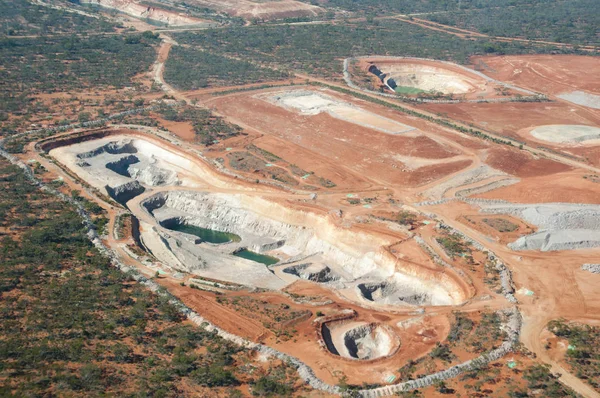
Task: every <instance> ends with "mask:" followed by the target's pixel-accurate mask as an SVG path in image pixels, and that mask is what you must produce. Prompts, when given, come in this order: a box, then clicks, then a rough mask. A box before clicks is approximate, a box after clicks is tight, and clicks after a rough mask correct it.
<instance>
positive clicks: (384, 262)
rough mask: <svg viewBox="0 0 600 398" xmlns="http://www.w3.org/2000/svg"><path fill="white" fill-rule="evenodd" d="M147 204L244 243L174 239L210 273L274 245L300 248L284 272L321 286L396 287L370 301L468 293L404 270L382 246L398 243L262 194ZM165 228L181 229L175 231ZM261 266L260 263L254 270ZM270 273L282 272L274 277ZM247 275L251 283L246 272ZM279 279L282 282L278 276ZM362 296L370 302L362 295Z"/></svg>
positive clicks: (165, 216)
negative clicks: (245, 252)
mask: <svg viewBox="0 0 600 398" xmlns="http://www.w3.org/2000/svg"><path fill="white" fill-rule="evenodd" d="M142 205H143V206H144V208H145V209H146V210H147V211H148V212H150V213H152V215H153V216H154V218H155V219H156V220H157V221H158V223H161V221H163V220H169V219H172V218H175V217H181V219H184V220H185V222H186V223H188V224H190V225H195V226H198V227H201V228H207V229H212V230H216V231H222V232H229V233H234V234H237V235H239V236H240V237H241V242H239V243H228V244H225V245H223V246H220V247H208V246H206V245H200V246H198V245H194V244H188V243H186V240H185V239H178V241H179V244H170V250H171V251H172V252H173V253H174V254H175V255H176V256H177V257H178V258H179V260H180V261H181V262H182V263H184V264H187V265H189V266H192V265H191V264H194V263H196V265H193V266H192V268H195V269H199V268H203V269H204V271H203V272H208V271H210V272H213V271H214V272H215V273H218V272H225V271H224V270H223V269H221V270H220V271H219V270H218V269H217V264H222V263H224V262H226V261H225V260H224V259H227V262H228V264H229V265H228V266H234V265H233V264H235V263H236V262H240V261H242V262H243V261H246V260H241V259H239V258H237V257H232V256H230V254H231V253H232V252H233V251H234V250H236V249H237V248H240V247H249V248H256V247H258V248H261V247H262V248H266V249H269V248H271V247H272V248H274V250H275V252H274V253H278V252H282V253H295V256H293V257H294V258H297V259H298V260H296V261H299V262H298V263H296V265H295V266H294V263H295V262H296V261H294V258H293V259H288V260H287V262H288V263H289V264H290V266H289V267H287V268H289V270H287V271H283V272H285V273H286V274H288V275H294V276H296V277H299V278H304V279H308V280H313V281H315V282H317V283H328V282H335V286H336V287H339V288H352V287H355V286H357V285H358V284H360V283H363V284H364V283H375V284H377V283H385V286H386V287H387V288H388V289H389V290H390V291H393V292H394V294H393V295H392V296H389V297H383V298H382V299H376V300H370V299H365V300H366V302H370V303H371V304H391V305H447V304H455V303H459V302H461V301H462V300H464V299H465V297H464V293H463V292H462V290H461V289H460V288H458V287H457V286H455V285H453V284H452V283H451V281H449V280H445V281H442V280H432V279H431V278H428V275H424V274H418V273H417V272H415V271H414V270H406V271H407V272H403V270H401V269H398V264H397V260H396V258H395V257H392V256H389V255H386V253H385V252H384V251H383V250H382V249H381V247H382V246H385V245H388V244H391V243H392V242H391V240H390V241H386V239H385V238H382V237H378V236H373V235H370V234H366V233H361V232H357V231H349V230H347V229H342V228H338V227H336V226H334V225H333V224H332V223H330V222H329V221H328V219H327V218H326V217H321V216H317V215H315V214H312V213H306V212H301V211H296V210H292V209H289V208H287V207H284V206H281V205H278V204H276V203H273V202H270V201H267V200H264V199H261V198H256V197H251V196H247V195H241V194H236V195H230V194H214V193H202V192H189V191H171V192H168V193H159V194H157V195H154V196H152V197H150V198H148V199H146V200H145V201H144V202H143V203H142ZM162 233H164V234H166V235H172V236H175V235H176V234H177V233H176V232H173V231H168V230H164V231H163V232H162ZM188 237H189V235H188ZM388 239H389V238H388ZM189 240H190V241H193V239H189ZM217 252H218V253H217ZM193 253H197V254H198V255H199V257H201V258H202V260H203V265H202V267H201V266H200V265H199V264H198V263H197V262H194V261H193V260H191V258H192V257H193ZM307 257H308V258H307ZM303 258H307V259H306V260H302V259H303ZM315 261H316V262H315ZM219 267H222V266H221V265H219ZM257 267H259V266H256V264H255V265H254V268H255V269H257ZM287 268H286V269H287ZM232 274H233V271H232ZM263 276H264V275H263ZM269 278H270V279H273V278H275V276H274V275H269ZM216 279H219V278H216ZM238 279H239V274H238ZM242 279H245V280H246V281H247V280H248V278H247V275H244V278H242ZM273 284H274V285H276V284H277V283H275V281H274V280H273ZM283 285H285V283H283ZM358 297H359V299H361V300H363V299H364V297H363V296H362V295H358Z"/></svg>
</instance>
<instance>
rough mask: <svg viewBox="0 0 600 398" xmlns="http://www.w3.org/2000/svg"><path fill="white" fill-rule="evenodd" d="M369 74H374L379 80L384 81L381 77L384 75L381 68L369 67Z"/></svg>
mask: <svg viewBox="0 0 600 398" xmlns="http://www.w3.org/2000/svg"><path fill="white" fill-rule="evenodd" d="M369 72H370V73H372V74H374V75H375V76H377V77H378V78H380V79H382V77H381V75H382V73H381V71H380V70H379V68H377V67H376V66H375V65H371V66H369Z"/></svg>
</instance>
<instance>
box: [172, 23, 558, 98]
mask: <svg viewBox="0 0 600 398" xmlns="http://www.w3.org/2000/svg"><path fill="white" fill-rule="evenodd" d="M175 36H176V38H177V41H178V42H180V43H184V44H189V45H191V46H198V47H200V48H202V49H203V50H209V51H210V52H211V53H213V54H223V55H227V56H228V57H238V58H239V59H243V60H248V61H250V62H254V63H256V64H261V65H266V66H274V67H281V68H284V70H298V71H302V72H305V73H310V74H315V75H319V76H340V72H341V68H342V59H343V58H346V57H351V56H358V55H365V54H380V55H402V56H414V57H423V58H437V59H447V60H453V61H456V62H459V63H466V62H467V60H468V57H469V56H470V55H473V54H484V53H491V52H500V53H517V52H518V53H523V52H525V53H526V52H530V51H531V52H549V51H551V50H556V49H555V48H552V47H548V48H547V49H546V48H541V47H535V48H532V47H531V46H529V45H527V44H525V43H519V44H515V43H492V42H489V41H487V40H476V41H466V40H463V39H460V38H458V37H455V36H451V35H448V34H444V33H440V32H434V31H432V30H428V29H425V28H422V27H419V26H414V25H411V24H407V23H404V22H400V21H397V20H381V21H378V23H377V24H365V23H362V22H361V23H346V24H336V25H305V26H290V25H281V26H280V25H277V26H269V25H265V26H258V27H235V28H228V29H213V30H206V31H203V32H201V33H198V32H182V33H178V34H176V35H175ZM185 51H186V52H187V53H190V54H191V52H192V50H187V49H186V50H185ZM196 54H197V55H196V56H197V57H200V58H201V59H203V58H204V57H206V54H204V55H202V53H200V52H199V51H197V52H196ZM216 62H218V61H216ZM232 65H233V66H232V67H235V68H237V69H239V73H238V74H239V75H243V70H244V68H247V66H245V63H242V64H239V65H238V66H236V63H232ZM230 68H231V67H228V68H226V69H225V73H224V74H223V75H222V79H226V77H227V74H228V73H229V72H230V71H231V69H230ZM168 69H169V68H167V70H168ZM182 73H192V72H184V71H182ZM171 80H182V81H183V80H184V79H183V78H177V77H176V76H174V75H173V74H172V75H171ZM232 83H235V82H232ZM191 87H192V86H189V85H188V86H186V88H191Z"/></svg>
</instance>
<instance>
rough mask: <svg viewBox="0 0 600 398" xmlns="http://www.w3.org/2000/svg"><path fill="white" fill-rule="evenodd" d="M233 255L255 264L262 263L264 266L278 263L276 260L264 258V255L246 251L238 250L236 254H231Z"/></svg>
mask: <svg viewBox="0 0 600 398" xmlns="http://www.w3.org/2000/svg"><path fill="white" fill-rule="evenodd" d="M233 255H234V256H236V257H241V258H245V259H246V260H251V261H256V262H257V263H262V264H265V265H273V264H277V263H278V262H279V259H278V258H275V257H271V256H265V255H264V254H258V253H255V252H252V251H250V250H247V249H243V250H240V251H239V252H237V253H233Z"/></svg>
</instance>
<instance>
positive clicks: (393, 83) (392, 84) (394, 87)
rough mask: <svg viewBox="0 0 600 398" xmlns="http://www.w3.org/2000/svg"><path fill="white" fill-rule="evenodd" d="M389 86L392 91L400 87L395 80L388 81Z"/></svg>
mask: <svg viewBox="0 0 600 398" xmlns="http://www.w3.org/2000/svg"><path fill="white" fill-rule="evenodd" d="M387 85H388V86H389V87H390V88H391V89H392V90H395V89H396V87H398V85H397V84H396V81H395V80H394V79H391V78H390V79H388V81H387Z"/></svg>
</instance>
